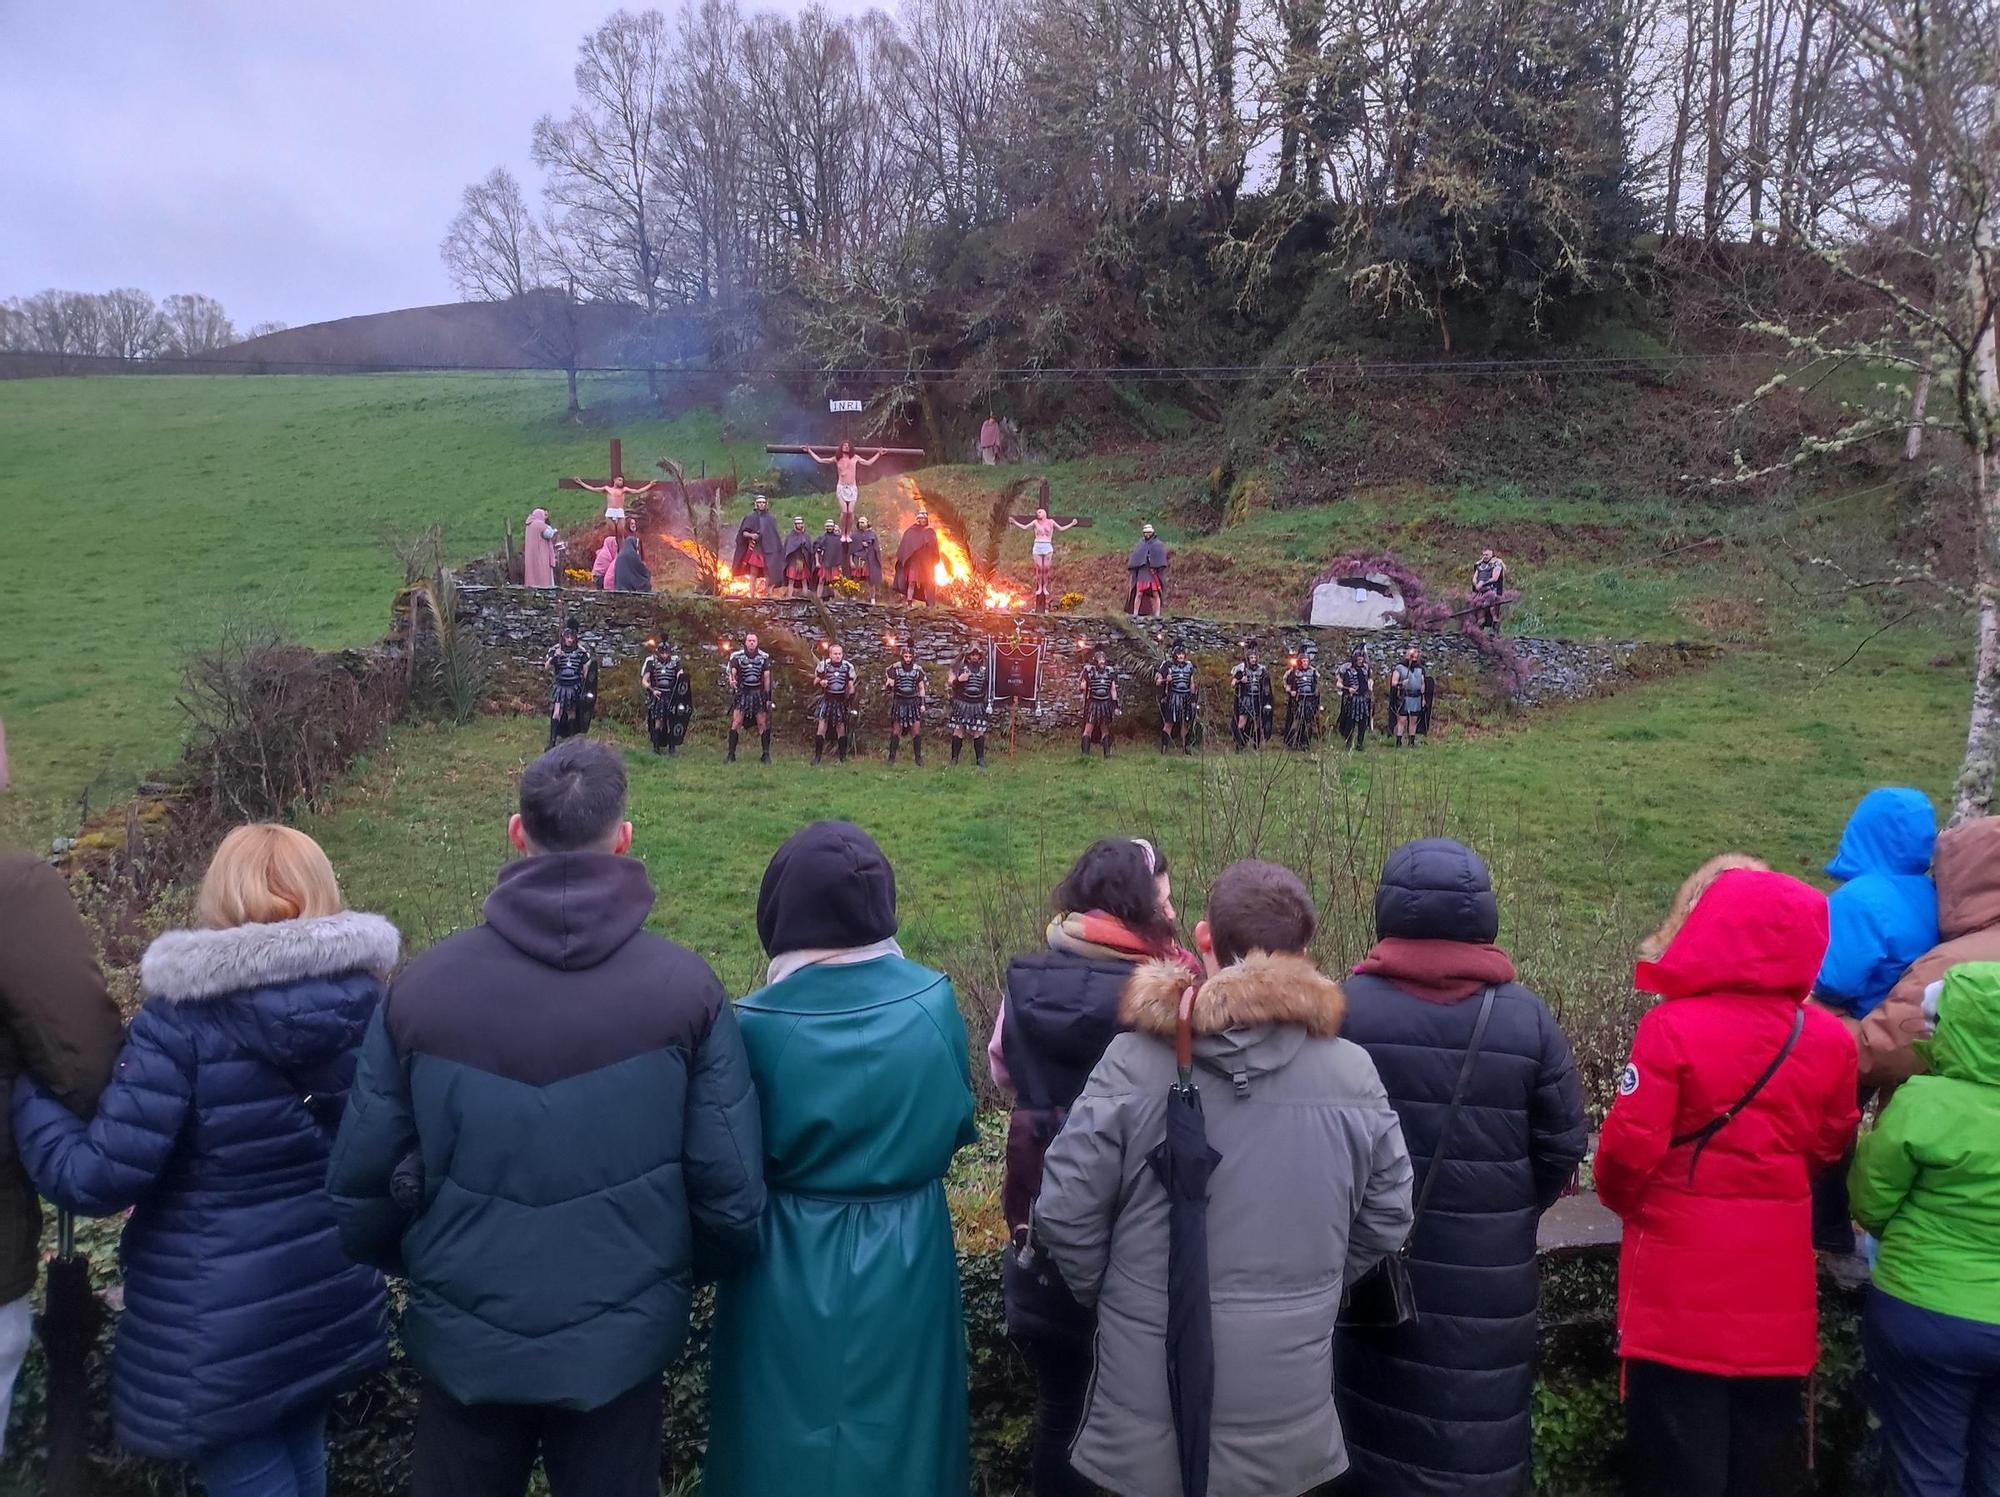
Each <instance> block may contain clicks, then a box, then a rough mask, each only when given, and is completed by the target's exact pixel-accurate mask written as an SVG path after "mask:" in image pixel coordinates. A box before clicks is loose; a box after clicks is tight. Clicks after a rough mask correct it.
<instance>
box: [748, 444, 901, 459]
mask: <svg viewBox="0 0 2000 1497" xmlns="http://www.w3.org/2000/svg"><path fill="white" fill-rule="evenodd" d="M839 448H840V443H838V442H821V443H819V444H818V445H817V446H807V445H806V444H804V443H802V442H790V443H787V442H767V443H765V444H764V450H765V451H766V452H774V453H783V454H787V455H790V456H793V457H806V456H809V455H810V454H812V453H815V452H836V451H838V450H839ZM854 455H855V456H856V457H922V456H923V455H924V449H923V448H921V447H857V448H855V449H854Z"/></svg>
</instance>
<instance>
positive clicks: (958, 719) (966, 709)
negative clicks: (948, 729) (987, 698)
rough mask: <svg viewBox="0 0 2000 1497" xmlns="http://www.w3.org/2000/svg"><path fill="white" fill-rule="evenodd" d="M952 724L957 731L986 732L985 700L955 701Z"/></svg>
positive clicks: (952, 706)
mask: <svg viewBox="0 0 2000 1497" xmlns="http://www.w3.org/2000/svg"><path fill="white" fill-rule="evenodd" d="M951 726H952V729H953V731H955V732H964V733H984V732H985V731H986V727H987V716H986V704H985V703H984V702H953V703H952V704H951Z"/></svg>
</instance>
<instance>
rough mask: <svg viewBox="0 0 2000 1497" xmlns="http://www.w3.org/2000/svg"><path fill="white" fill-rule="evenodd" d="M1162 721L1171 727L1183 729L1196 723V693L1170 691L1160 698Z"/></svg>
mask: <svg viewBox="0 0 2000 1497" xmlns="http://www.w3.org/2000/svg"><path fill="white" fill-rule="evenodd" d="M1160 719H1161V721H1163V722H1165V723H1166V724H1167V725H1168V726H1169V727H1175V728H1178V727H1181V726H1183V725H1184V724H1186V723H1191V722H1193V721H1194V693H1193V692H1191V691H1170V692H1168V693H1167V694H1166V695H1165V696H1163V697H1162V698H1160Z"/></svg>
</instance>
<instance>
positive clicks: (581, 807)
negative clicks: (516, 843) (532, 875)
mask: <svg viewBox="0 0 2000 1497" xmlns="http://www.w3.org/2000/svg"><path fill="white" fill-rule="evenodd" d="M624 819H625V761H624V760H623V759H621V758H620V757H619V756H618V754H617V752H616V751H615V750H613V749H611V748H609V747H607V746H606V745H604V744H601V743H595V742H592V741H591V740H590V739H588V738H571V739H567V740H566V741H564V742H562V743H559V744H557V745H556V746H555V747H554V748H552V749H550V750H549V751H548V752H547V753H546V754H543V755H542V757H541V758H539V759H537V760H536V761H535V762H534V763H533V764H530V765H529V766H528V767H527V769H526V770H525V771H523V772H522V775H521V830H522V832H523V833H524V834H526V836H527V839H528V844H529V846H531V847H533V848H534V849H535V850H536V851H537V852H587V851H589V850H591V849H593V848H595V847H597V846H599V845H600V844H601V843H603V842H605V841H607V840H608V839H609V838H610V836H611V834H612V832H613V831H614V830H615V829H616V828H617V826H618V823H619V822H621V821H623V820H624Z"/></svg>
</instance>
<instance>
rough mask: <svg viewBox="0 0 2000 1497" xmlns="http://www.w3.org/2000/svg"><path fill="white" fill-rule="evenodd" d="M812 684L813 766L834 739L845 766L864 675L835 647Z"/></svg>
mask: <svg viewBox="0 0 2000 1497" xmlns="http://www.w3.org/2000/svg"><path fill="white" fill-rule="evenodd" d="M828 523H829V524H830V523H832V522H831V521H829V522H828ZM813 685H814V686H816V687H818V688H819V701H818V702H817V703H815V704H814V706H813V718H814V722H813V763H815V764H817V763H819V761H820V759H821V757H822V756H823V755H824V754H825V753H826V741H827V739H829V738H831V739H832V740H833V743H834V750H835V752H836V753H837V754H838V755H839V757H840V762H841V763H842V764H845V763H846V762H847V728H848V723H849V721H850V719H851V718H852V717H853V716H854V699H855V697H856V695H857V694H858V693H859V691H860V689H861V673H860V672H859V671H857V670H856V669H855V668H854V662H853V661H851V660H849V659H848V658H847V656H846V652H845V651H843V650H842V649H841V647H840V646H839V645H834V646H832V647H831V648H830V649H828V651H827V652H826V659H824V660H822V661H821V662H820V663H819V665H818V667H817V668H816V669H815V670H814V671H813Z"/></svg>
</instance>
